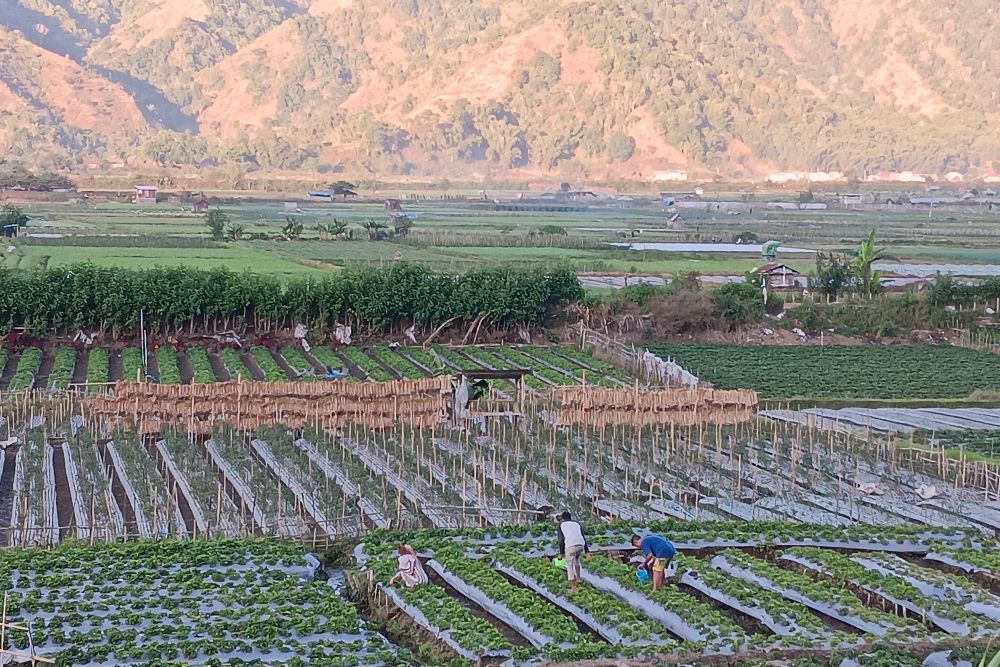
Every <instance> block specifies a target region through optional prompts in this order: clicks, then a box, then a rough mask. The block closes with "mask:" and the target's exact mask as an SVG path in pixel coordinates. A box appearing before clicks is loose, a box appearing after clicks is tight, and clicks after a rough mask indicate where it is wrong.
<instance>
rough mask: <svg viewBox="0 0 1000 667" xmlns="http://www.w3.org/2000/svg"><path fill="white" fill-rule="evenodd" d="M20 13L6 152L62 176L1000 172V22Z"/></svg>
mask: <svg viewBox="0 0 1000 667" xmlns="http://www.w3.org/2000/svg"><path fill="white" fill-rule="evenodd" d="M7 4H12V8H11V11H9V12H6V11H5V12H3V13H0V25H3V26H6V27H7V28H8V32H10V31H15V30H16V31H18V32H17V33H16V34H17V35H20V37H17V36H10V35H8V36H7V37H6V40H7V42H9V43H10V44H11V45H12V46H9V47H5V51H4V61H3V63H2V64H0V68H2V70H3V73H4V76H3V77H2V83H3V84H4V86H2V87H0V114H2V115H0V132H2V134H0V138H2V137H4V136H6V137H8V141H10V138H11V137H14V138H17V137H18V136H21V135H20V134H19V133H23V135H24V136H28V135H30V136H31V137H32V142H33V145H34V147H35V148H36V149H37V148H38V147H39V146H40V145H41V144H42V143H45V145H46V150H44V151H41V154H40V157H39V159H44V160H50V161H51V160H65V159H67V158H69V159H73V158H75V159H78V160H82V159H84V158H86V157H87V156H91V155H93V156H98V157H104V156H107V155H109V154H116V155H124V156H127V157H129V158H130V159H132V160H133V161H142V160H146V161H150V162H158V163H161V164H171V163H193V164H206V163H208V164H211V163H216V164H231V165H233V166H235V167H238V168H240V169H258V168H263V169H293V168H306V169H316V168H319V167H322V166H324V165H336V164H340V163H348V164H352V165H354V166H356V167H362V168H365V169H368V170H370V171H371V172H373V173H439V174H442V175H449V174H467V173H468V171H469V163H471V164H472V168H473V169H474V170H476V171H479V172H482V173H485V172H486V171H492V172H497V171H502V170H506V169H512V168H514V169H523V170H531V171H535V172H541V173H546V172H556V173H567V174H576V173H591V174H605V173H607V174H619V175H625V176H631V175H648V174H649V173H650V172H651V171H652V170H656V169H670V168H683V169H688V170H691V171H693V172H704V173H712V172H715V173H721V174H725V175H742V174H758V175H759V174H762V173H767V172H769V171H773V170H779V169H781V170H783V169H795V170H841V171H848V172H851V173H857V172H858V171H860V170H862V169H868V170H875V169H914V170H925V171H932V172H942V171H947V170H951V169H958V170H960V171H967V170H971V171H972V172H976V171H977V170H979V169H984V168H986V167H988V165H989V164H990V163H991V162H992V161H994V160H1000V132H998V131H997V128H998V125H997V123H998V111H997V101H998V100H997V96H998V95H1000V48H998V47H1000V34H998V32H997V31H996V30H995V29H993V28H994V26H996V25H997V24H998V18H1000V8H998V7H997V6H996V3H995V2H994V1H993V0H967V1H966V2H963V3H942V2H940V1H939V0H748V2H744V3H733V2H730V1H729V0H674V1H673V2H663V1H662V0H625V1H624V2H623V1H622V0H588V1H583V0H580V1H572V0H556V1H550V2H544V3H543V2H539V1H538V0H364V1H363V2H362V1H361V0H8V2H6V3H5V5H7ZM64 56H65V57H64ZM39 63H44V66H43V67H42V70H41V71H39V70H38V69H37V67H38V64H39ZM8 72H10V74H9V75H8ZM31 72H34V73H35V74H37V75H38V76H36V77H35V78H32V77H31V76H28V74H26V73H31ZM29 79H30V80H31V81H32V82H33V83H26V81H27V80H29ZM73 99H81V100H83V101H84V102H85V104H84V105H81V106H78V105H71V104H68V102H67V101H68V100H73ZM137 109H138V111H139V112H140V113H139V115H138V116H136V110H137ZM81 132H85V133H86V136H85V137H83V138H81V134H80V133H81ZM123 136H125V137H127V138H126V139H123V138H122V137H123ZM22 143H23V142H22ZM20 152H22V153H23V152H25V151H24V150H21V151H20Z"/></svg>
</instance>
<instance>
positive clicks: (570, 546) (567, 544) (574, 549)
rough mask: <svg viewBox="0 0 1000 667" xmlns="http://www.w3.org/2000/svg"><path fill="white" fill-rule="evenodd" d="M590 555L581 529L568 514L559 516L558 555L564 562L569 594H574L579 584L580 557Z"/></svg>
mask: <svg viewBox="0 0 1000 667" xmlns="http://www.w3.org/2000/svg"><path fill="white" fill-rule="evenodd" d="M584 552H587V553H590V548H589V547H588V546H587V538H585V537H584V536H583V528H582V527H581V526H580V524H579V523H577V522H576V521H573V517H572V516H570V513H569V512H563V513H562V514H560V515H559V555H560V556H562V557H563V558H564V559H565V561H566V577H567V578H568V579H569V592H570V593H575V592H576V587H577V585H578V584H579V583H580V578H581V576H582V569H581V567H580V556H582V555H583V554H584Z"/></svg>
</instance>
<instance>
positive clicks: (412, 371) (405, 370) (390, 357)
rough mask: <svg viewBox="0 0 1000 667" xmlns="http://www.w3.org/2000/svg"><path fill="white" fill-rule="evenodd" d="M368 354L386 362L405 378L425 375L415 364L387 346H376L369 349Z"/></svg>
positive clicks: (412, 378)
mask: <svg viewBox="0 0 1000 667" xmlns="http://www.w3.org/2000/svg"><path fill="white" fill-rule="evenodd" d="M370 354H371V355H372V356H374V357H377V358H378V359H380V360H382V361H383V362H384V363H386V364H388V365H389V366H390V367H391V368H393V369H395V370H396V372H398V373H399V374H400V375H401V376H402V377H403V378H405V379H407V380H419V379H421V378H424V377H427V375H426V373H424V372H423V371H422V370H420V369H419V368H417V366H416V364H414V363H413V362H412V361H410V360H409V359H405V358H403V357H402V356H401V355H400V354H398V353H397V352H396V351H395V350H392V349H391V348H389V347H388V346H384V345H383V346H380V347H376V348H374V349H373V350H371V351H370Z"/></svg>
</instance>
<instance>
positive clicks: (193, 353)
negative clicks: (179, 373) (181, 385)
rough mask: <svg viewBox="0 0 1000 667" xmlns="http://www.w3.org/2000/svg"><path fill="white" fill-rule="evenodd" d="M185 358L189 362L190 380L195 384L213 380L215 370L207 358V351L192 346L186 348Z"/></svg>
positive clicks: (209, 382) (208, 382) (207, 382)
mask: <svg viewBox="0 0 1000 667" xmlns="http://www.w3.org/2000/svg"><path fill="white" fill-rule="evenodd" d="M187 358H188V361H189V362H191V373H192V377H191V380H192V381H193V382H194V383H195V384H211V383H213V382H215V380H216V378H215V371H213V370H212V362H210V361H209V360H208V352H206V351H205V350H203V349H201V348H200V347H192V348H189V349H188V350H187Z"/></svg>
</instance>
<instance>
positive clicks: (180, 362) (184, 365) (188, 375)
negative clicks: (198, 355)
mask: <svg viewBox="0 0 1000 667" xmlns="http://www.w3.org/2000/svg"><path fill="white" fill-rule="evenodd" d="M177 369H178V370H179V371H180V372H181V384H191V381H192V380H193V379H194V369H193V368H191V360H190V359H188V356H187V354H186V353H185V352H184V350H178V351H177Z"/></svg>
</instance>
